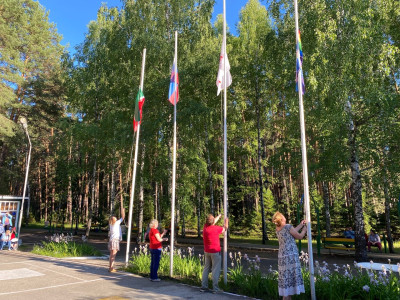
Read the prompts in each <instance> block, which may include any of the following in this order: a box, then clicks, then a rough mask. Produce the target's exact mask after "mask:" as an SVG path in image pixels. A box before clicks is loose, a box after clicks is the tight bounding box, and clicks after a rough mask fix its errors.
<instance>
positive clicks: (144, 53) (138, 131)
mask: <svg viewBox="0 0 400 300" xmlns="http://www.w3.org/2000/svg"><path fill="white" fill-rule="evenodd" d="M145 62H146V48H144V49H143V59H142V71H141V74H140V87H139V88H140V90H141V91H142V92H143V80H144V66H145ZM138 105H139V104H138ZM138 109H139V108H138ZM141 121H142V120H140V122H139V124H138V127H137V130H136V145H135V161H134V163H133V174H132V186H131V198H130V201H129V219H128V236H127V238H126V255H125V266H127V265H128V261H129V248H130V244H131V233H132V211H133V200H134V198H135V182H136V167H137V157H138V152H139V133H140V123H141Z"/></svg>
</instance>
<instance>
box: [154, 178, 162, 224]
mask: <svg viewBox="0 0 400 300" xmlns="http://www.w3.org/2000/svg"><path fill="white" fill-rule="evenodd" d="M153 207H154V219H156V220H158V223H160V222H161V220H160V216H159V214H158V182H157V181H156V182H155V183H154V206H153Z"/></svg>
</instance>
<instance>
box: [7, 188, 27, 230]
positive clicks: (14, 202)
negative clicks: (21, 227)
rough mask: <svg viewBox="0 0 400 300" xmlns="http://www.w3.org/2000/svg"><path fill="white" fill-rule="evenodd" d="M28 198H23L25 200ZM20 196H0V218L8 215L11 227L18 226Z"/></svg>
mask: <svg viewBox="0 0 400 300" xmlns="http://www.w3.org/2000/svg"><path fill="white" fill-rule="evenodd" d="M27 199H28V197H25V200H27ZM21 203H22V196H8V195H5V196H4V195H0V218H3V215H4V214H5V213H8V212H9V213H10V214H11V215H12V216H13V218H12V224H13V227H17V226H18V221H19V215H20V211H21Z"/></svg>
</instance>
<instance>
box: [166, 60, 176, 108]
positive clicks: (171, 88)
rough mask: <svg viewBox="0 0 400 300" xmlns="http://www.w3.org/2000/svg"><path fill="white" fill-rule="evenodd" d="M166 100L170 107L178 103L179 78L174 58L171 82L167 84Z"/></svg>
mask: <svg viewBox="0 0 400 300" xmlns="http://www.w3.org/2000/svg"><path fill="white" fill-rule="evenodd" d="M168 100H169V102H171V104H172V105H175V104H176V103H178V101H179V77H178V68H177V63H176V57H175V58H174V64H173V65H172V70H171V81H170V83H169V93H168Z"/></svg>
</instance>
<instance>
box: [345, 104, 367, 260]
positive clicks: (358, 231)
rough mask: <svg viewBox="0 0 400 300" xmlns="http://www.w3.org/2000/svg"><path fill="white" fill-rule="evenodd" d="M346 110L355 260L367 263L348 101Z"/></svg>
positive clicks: (355, 148)
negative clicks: (347, 114) (347, 116)
mask: <svg viewBox="0 0 400 300" xmlns="http://www.w3.org/2000/svg"><path fill="white" fill-rule="evenodd" d="M346 110H347V111H348V113H349V116H350V120H349V125H348V129H349V137H348V146H349V150H350V169H351V187H350V190H351V199H352V200H353V203H354V229H355V230H354V232H355V250H356V253H355V260H356V261H357V262H363V261H367V259H368V257H367V249H366V241H365V230H364V212H363V203H362V184H361V171H360V165H359V163H358V157H357V141H356V134H357V128H356V126H355V123H354V121H353V117H352V109H351V104H350V102H349V101H348V102H347V106H346Z"/></svg>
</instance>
